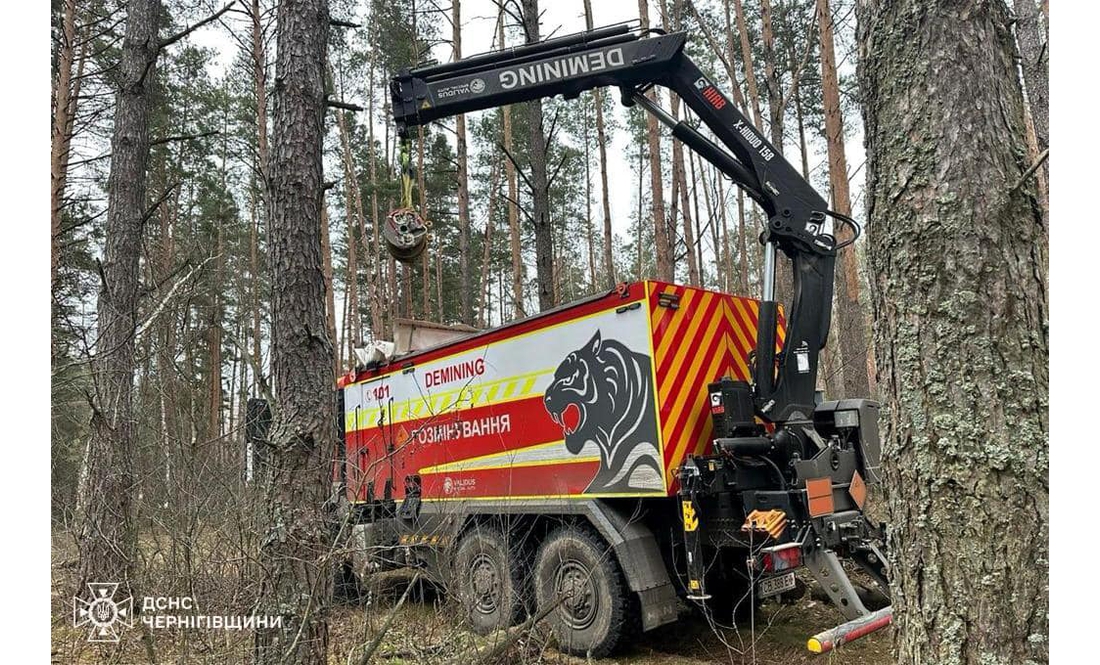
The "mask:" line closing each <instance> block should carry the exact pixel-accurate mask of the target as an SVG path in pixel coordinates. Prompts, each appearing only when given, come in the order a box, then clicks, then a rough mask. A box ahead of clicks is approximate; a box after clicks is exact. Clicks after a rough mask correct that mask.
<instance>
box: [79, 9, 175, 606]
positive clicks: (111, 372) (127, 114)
mask: <svg viewBox="0 0 1100 665" xmlns="http://www.w3.org/2000/svg"><path fill="white" fill-rule="evenodd" d="M159 20H160V3H159V1H158V0H131V1H130V3H129V4H128V5H127V15H126V33H125V37H124V39H123V43H122V57H121V60H120V62H119V66H118V72H117V76H118V79H117V80H118V82H119V88H118V91H117V94H116V98H115V116H114V130H113V133H112V137H111V172H110V175H109V176H108V180H107V223H106V227H105V239H104V251H103V264H102V270H101V277H102V284H101V286H100V292H99V301H98V307H97V309H98V320H97V324H96V326H97V330H98V336H97V339H96V354H95V358H94V361H93V364H92V383H93V389H94V396H93V404H92V405H93V409H92V422H91V438H90V442H89V446H88V450H87V453H88V454H87V459H86V460H85V470H84V477H85V484H84V486H83V488H82V490H83V491H82V492H81V495H82V505H81V507H82V508H83V510H82V515H81V523H80V531H79V536H78V538H79V542H80V554H81V556H80V581H81V588H83V584H84V583H85V582H120V583H125V582H129V581H130V580H131V577H132V574H133V572H134V554H135V552H134V550H135V533H134V524H133V519H134V514H133V513H134V509H133V491H134V483H135V479H134V455H135V442H134V429H133V428H134V414H133V395H132V393H133V383H134V369H135V361H134V333H135V330H136V328H137V307H138V287H139V284H138V281H139V271H138V266H139V258H140V256H141V241H142V228H143V226H144V222H145V204H146V200H145V188H146V174H147V167H148V162H149V110H150V105H151V104H150V90H151V88H152V87H153V84H154V82H155V80H156V62H157V55H158V53H159V50H160V45H159V43H158V41H157V27H158V24H159Z"/></svg>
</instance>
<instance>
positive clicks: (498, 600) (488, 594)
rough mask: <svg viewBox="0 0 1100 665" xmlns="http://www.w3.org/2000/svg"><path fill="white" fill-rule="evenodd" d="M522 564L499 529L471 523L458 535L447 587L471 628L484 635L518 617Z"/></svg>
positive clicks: (520, 610)
mask: <svg viewBox="0 0 1100 665" xmlns="http://www.w3.org/2000/svg"><path fill="white" fill-rule="evenodd" d="M522 566H523V562H522V561H520V559H519V557H518V556H515V554H514V553H511V552H510V551H509V548H508V543H507V542H506V540H505V538H504V534H503V533H501V532H500V531H497V530H495V529H491V528H486V527H474V528H473V529H471V530H470V531H467V532H466V533H465V535H463V536H462V539H461V540H460V541H459V543H458V549H456V550H455V556H454V566H453V568H452V576H451V588H452V589H453V590H454V592H455V596H456V598H457V599H458V602H459V603H460V604H461V605H462V608H463V610H464V611H465V613H466V618H467V619H468V620H469V621H470V625H471V626H472V627H473V629H474V632H476V633H478V634H481V635H484V634H486V633H491V632H492V631H494V630H499V629H502V628H507V627H509V626H511V625H512V624H514V623H516V621H518V620H519V619H520V617H521V616H522V614H523V611H524V594H523V588H524V587H523V572H522V571H523V567H522Z"/></svg>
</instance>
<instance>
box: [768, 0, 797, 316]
mask: <svg viewBox="0 0 1100 665" xmlns="http://www.w3.org/2000/svg"><path fill="white" fill-rule="evenodd" d="M760 23H761V31H760V36H761V38H762V40H763V43H764V84H765V86H766V88H767V93H768V132H769V137H770V140H771V143H772V145H773V146H775V149H776V151H777V152H778V153H779V154H780V155H782V154H783V91H782V90H781V89H780V87H779V70H778V68H777V67H776V58H777V56H776V52H775V31H774V30H773V29H772V5H771V1H770V0H760ZM775 293H776V300H778V301H779V302H782V303H790V302H791V301H792V300H793V298H794V272H793V267H792V264H791V260H790V258H788V257H787V255H786V254H784V253H783V252H778V253H777V255H776V260H775Z"/></svg>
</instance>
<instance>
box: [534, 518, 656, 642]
mask: <svg viewBox="0 0 1100 665" xmlns="http://www.w3.org/2000/svg"><path fill="white" fill-rule="evenodd" d="M534 581H535V598H536V600H537V601H538V606H539V607H540V608H545V607H548V606H550V605H553V604H555V603H559V601H560V604H558V605H557V607H556V608H554V609H553V610H551V611H550V613H549V614H548V615H547V617H546V620H547V622H548V623H549V624H550V627H551V629H552V630H553V633H554V637H555V638H557V641H558V647H559V648H560V649H561V650H562V651H563V652H565V653H569V654H573V655H576V656H586V655H587V656H590V657H592V658H601V657H603V656H606V655H607V654H609V653H611V651H613V650H614V649H615V647H616V646H618V645H619V644H620V643H622V642H623V641H624V639H623V638H624V637H626V636H628V635H629V634H631V633H632V632H633V631H634V629H635V627H636V626H635V624H636V622H637V620H638V611H637V602H636V599H635V597H634V593H633V592H632V591H631V590H630V589H629V588H628V587H627V585H626V581H625V580H624V579H623V574H622V570H621V569H620V568H619V563H618V561H616V559H615V555H614V554H613V553H612V552H611V548H610V547H608V546H607V544H605V543H604V541H603V539H602V538H600V537H599V535H597V534H596V533H594V532H593V531H592V530H591V529H588V528H583V527H577V526H565V527H561V528H559V529H557V530H556V531H554V532H553V533H551V534H550V535H549V536H547V538H546V540H545V541H543V543H542V547H540V548H539V553H538V557H537V561H536V563H535V578H534Z"/></svg>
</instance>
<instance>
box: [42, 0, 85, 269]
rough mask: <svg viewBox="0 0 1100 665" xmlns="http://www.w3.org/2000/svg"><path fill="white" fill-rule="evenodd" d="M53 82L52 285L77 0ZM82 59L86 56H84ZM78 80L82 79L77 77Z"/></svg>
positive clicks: (71, 104)
mask: <svg viewBox="0 0 1100 665" xmlns="http://www.w3.org/2000/svg"><path fill="white" fill-rule="evenodd" d="M63 14H64V16H63V18H62V22H61V43H60V46H59V48H58V57H57V60H58V64H57V69H58V71H57V80H56V81H55V82H54V103H53V140H52V141H51V142H50V284H51V285H52V284H54V283H55V282H56V281H57V268H58V266H59V265H60V258H61V199H62V197H63V196H64V195H65V177H66V175H67V174H68V170H69V144H70V141H71V139H72V131H73V118H74V116H75V114H76V102H77V95H74V94H73V88H74V86H75V85H76V84H75V83H74V82H73V61H74V59H75V57H76V0H65V5H64V9H63ZM82 60H83V58H82ZM77 80H78V81H79V79H77Z"/></svg>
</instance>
